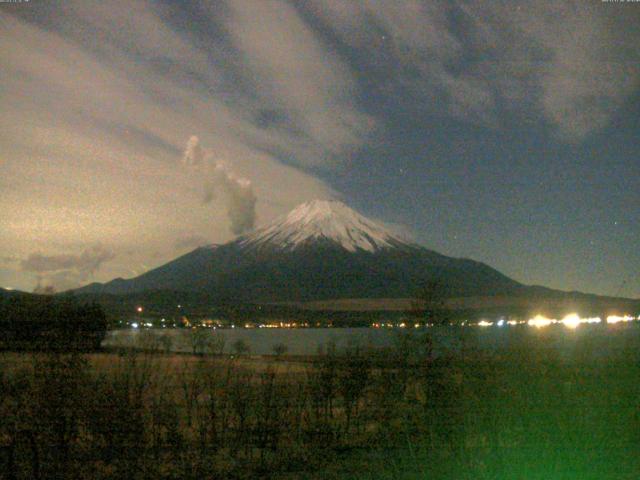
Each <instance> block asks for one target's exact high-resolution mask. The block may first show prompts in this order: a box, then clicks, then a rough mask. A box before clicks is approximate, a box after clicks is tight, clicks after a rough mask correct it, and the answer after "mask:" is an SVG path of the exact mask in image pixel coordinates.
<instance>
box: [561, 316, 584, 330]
mask: <svg viewBox="0 0 640 480" xmlns="http://www.w3.org/2000/svg"><path fill="white" fill-rule="evenodd" d="M560 323H562V324H563V325H564V326H565V327H569V328H578V325H580V323H582V320H581V319H580V316H579V315H578V314H577V313H570V314H569V315H567V316H566V317H564V318H563V319H562V320H560Z"/></svg>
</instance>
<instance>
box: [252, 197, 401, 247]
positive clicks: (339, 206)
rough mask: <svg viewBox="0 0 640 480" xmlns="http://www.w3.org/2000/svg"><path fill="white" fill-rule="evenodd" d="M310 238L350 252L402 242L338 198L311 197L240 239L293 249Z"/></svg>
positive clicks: (254, 244) (253, 243)
mask: <svg viewBox="0 0 640 480" xmlns="http://www.w3.org/2000/svg"><path fill="white" fill-rule="evenodd" d="M312 240H324V241H327V240H328V241H331V242H334V243H336V244H338V245H340V246H342V247H343V248H344V249H345V250H348V251H350V252H355V251H357V250H364V251H367V252H375V251H377V250H381V249H384V248H391V247H396V246H398V245H405V244H406V242H404V241H402V240H400V239H399V238H398V237H397V236H395V235H394V234H393V233H391V232H389V231H388V230H386V229H385V228H384V227H382V226H381V225H379V224H377V223H376V222H374V221H372V220H369V219H368V218H366V217H364V216H362V215H360V214H359V213H357V212H356V211H355V210H352V209H351V208H349V207H347V206H346V205H345V204H344V203H342V202H339V201H337V200H312V201H310V202H307V203H303V204H302V205H299V206H298V207H296V208H295V209H293V210H292V211H291V212H289V213H288V214H287V215H286V216H283V217H280V218H279V219H277V220H276V221H275V222H273V223H272V224H271V225H268V226H266V227H264V228H260V229H258V230H256V231H255V232H253V233H251V234H249V235H247V236H246V237H244V238H243V239H241V240H240V245H242V246H243V247H258V246H263V245H269V246H271V247H276V248H280V249H284V250H295V249H296V248H298V247H299V246H301V245H305V244H307V243H308V242H309V241H312Z"/></svg>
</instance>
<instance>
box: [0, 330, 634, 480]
mask: <svg viewBox="0 0 640 480" xmlns="http://www.w3.org/2000/svg"><path fill="white" fill-rule="evenodd" d="M600 338H601V339H600V340H598V341H597V342H605V341H608V340H606V339H604V340H603V338H605V337H600ZM624 339H625V337H624V336H622V335H617V336H615V340H616V341H618V342H619V343H618V344H617V345H616V347H615V348H614V349H611V345H609V346H608V348H609V350H612V351H613V353H612V354H610V355H609V356H608V357H607V358H606V360H603V359H602V358H600V357H599V356H598V352H599V351H600V350H601V348H602V347H603V345H600V344H598V343H597V342H596V343H594V342H593V341H592V340H590V339H589V337H584V339H583V340H582V341H581V343H579V344H578V345H576V348H575V349H574V350H573V351H572V353H571V354H570V355H568V356H566V357H564V356H562V357H561V356H559V355H558V353H557V351H555V350H553V349H550V348H548V347H547V345H548V343H547V342H546V341H545V338H544V333H540V336H538V337H523V336H519V334H518V333H517V332H514V340H513V342H512V343H511V347H510V348H508V349H506V350H502V351H499V352H494V353H486V352H479V351H477V350H475V349H474V348H473V347H472V346H473V339H469V338H465V339H463V340H464V342H463V347H462V348H461V349H459V350H457V352H456V355H455V356H446V355H445V356H439V357H438V358H434V356H433V355H432V349H431V344H430V340H429V337H428V336H424V335H413V336H409V335H406V334H405V335H401V336H399V337H398V342H397V346H396V347H395V348H392V349H389V350H385V351H380V350H378V351H368V350H366V349H362V348H357V347H352V348H351V349H349V350H348V351H344V352H335V351H334V350H333V349H332V348H331V346H327V348H326V349H325V351H324V353H323V354H322V355H320V356H319V357H317V358H316V359H315V360H313V361H309V362H291V361H287V360H286V358H284V359H283V358H282V357H273V358H258V357H247V356H244V355H240V356H237V355H236V356H235V358H232V357H221V356H215V355H195V356H191V355H165V354H162V353H158V352H146V353H122V354H120V355H117V354H91V355H87V354H82V353H71V354H69V353H60V352H49V353H37V354H36V353H33V354H32V353H28V354H27V353H4V354H2V355H3V358H2V359H1V362H0V365H1V366H2V370H1V371H0V478H2V479H11V480H13V479H38V478H40V479H55V478H77V479H103V478H104V479H146V478H149V479H158V478H166V479H182V478H184V479H192V478H193V479H196V478H197V479H205V478H232V479H234V478H235V479H243V478H247V479H249V478H251V479H253V478H288V479H303V478H304V479H313V478H317V479H320V478H323V479H324V478H362V479H379V478H388V479H414V478H415V479H429V478H434V479H527V480H531V479H609V478H611V479H636V478H638V474H639V473H640V455H639V454H640V409H639V405H640V382H639V381H638V380H639V379H640V365H639V363H638V359H639V354H638V350H637V348H636V346H635V345H630V344H628V343H626V341H625V340H624Z"/></svg>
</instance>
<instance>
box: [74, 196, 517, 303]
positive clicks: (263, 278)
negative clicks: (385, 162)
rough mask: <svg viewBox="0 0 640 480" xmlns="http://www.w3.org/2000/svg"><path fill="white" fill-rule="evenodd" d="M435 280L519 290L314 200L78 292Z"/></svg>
mask: <svg viewBox="0 0 640 480" xmlns="http://www.w3.org/2000/svg"><path fill="white" fill-rule="evenodd" d="M433 279H437V280H438V281H440V282H441V283H442V284H443V285H446V287H447V289H448V294H450V295H451V296H470V295H494V294H514V293H517V292H518V291H520V290H521V289H522V288H523V287H522V285H521V284H519V283H518V282H516V281H514V280H511V279H510V278H508V277H506V276H505V275H502V274H501V273H500V272H498V271H496V270H494V269H492V268H491V267H489V266H487V265H484V264H482V263H479V262H475V261H473V260H467V259H456V258H451V257H447V256H444V255H441V254H439V253H436V252H434V251H431V250H428V249H426V248H424V247H421V246H419V245H416V244H412V243H409V242H406V241H403V240H402V239H400V238H399V237H398V236H396V235H394V234H393V233H391V232H389V231H388V230H386V229H385V228H384V227H382V226H380V225H378V224H377V223H375V222H373V221H372V220H370V219H367V218H365V217H363V216H362V215H360V214H358V213H356V212H355V211H353V210H351V209H350V208H348V207H347V206H345V205H344V204H342V203H340V202H336V201H313V202H308V203H305V204H303V205H300V206H299V207H297V208H296V209H294V210H293V211H291V212H290V213H289V214H288V215H286V216H284V217H282V218H280V219H278V220H276V221H275V222H274V223H272V224H271V225H268V226H267V227H264V228H261V229H258V230H256V231H254V232H253V233H251V234H249V235H246V236H244V237H240V238H238V239H236V240H234V241H232V242H229V243H227V244H224V245H214V246H209V247H202V248H198V249H196V250H194V251H192V252H190V253H188V254H186V255H183V256H182V257H179V258H177V259H175V260H173V261H171V262H169V263H167V264H165V265H163V266H161V267H158V268H156V269H154V270H151V271H149V272H147V273H145V274H143V275H140V276H139V277H136V278H132V279H130V280H123V279H116V280H113V281H111V282H108V283H106V284H104V285H101V284H91V285H88V286H86V287H84V288H82V289H79V290H78V291H77V292H78V293H113V294H123V293H135V292H141V291H146V290H160V289H167V290H178V291H185V292H204V293H207V294H208V295H210V296H211V298H212V299H220V300H233V301H244V302H276V301H310V300H326V299H333V298H382V297H386V298H401V297H411V296H414V295H416V293H417V292H418V291H419V289H420V287H421V286H422V285H424V283H425V282H427V281H429V280H433Z"/></svg>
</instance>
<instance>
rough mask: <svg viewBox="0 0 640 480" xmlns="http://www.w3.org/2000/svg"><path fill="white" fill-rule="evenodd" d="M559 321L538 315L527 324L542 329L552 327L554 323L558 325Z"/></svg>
mask: <svg viewBox="0 0 640 480" xmlns="http://www.w3.org/2000/svg"><path fill="white" fill-rule="evenodd" d="M556 322H557V320H552V319H550V318H547V317H544V316H542V315H536V316H535V317H533V318H531V319H529V321H528V322H527V324H529V325H530V326H532V327H536V328H542V327H547V326H549V325H551V324H552V323H556Z"/></svg>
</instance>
